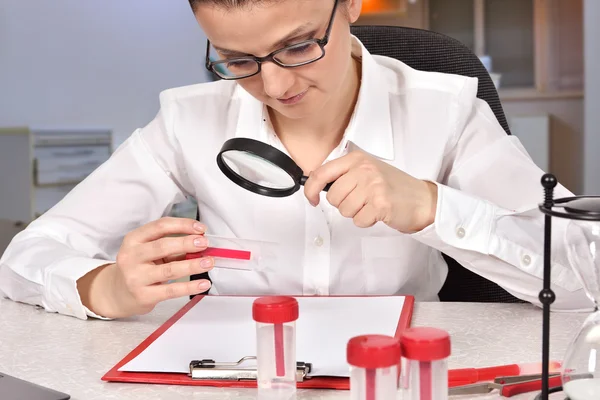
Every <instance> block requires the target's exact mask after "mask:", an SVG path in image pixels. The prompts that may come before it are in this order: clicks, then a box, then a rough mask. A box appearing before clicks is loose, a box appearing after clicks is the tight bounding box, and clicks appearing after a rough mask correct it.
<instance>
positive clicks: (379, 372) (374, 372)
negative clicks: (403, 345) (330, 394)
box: [346, 335, 401, 400]
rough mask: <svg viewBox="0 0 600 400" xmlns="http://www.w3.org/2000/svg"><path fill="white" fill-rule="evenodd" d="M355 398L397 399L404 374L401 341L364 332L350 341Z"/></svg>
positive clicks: (372, 399) (351, 383)
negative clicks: (400, 379)
mask: <svg viewBox="0 0 600 400" xmlns="http://www.w3.org/2000/svg"><path fill="white" fill-rule="evenodd" d="M346 356H347V360H348V364H350V398H351V399H352V400H396V398H397V395H398V377H399V374H400V370H399V369H400V356H401V354H400V340H399V339H397V338H393V337H391V336H385V335H362V336H356V337H353V338H352V339H350V340H349V341H348V345H347V347H346Z"/></svg>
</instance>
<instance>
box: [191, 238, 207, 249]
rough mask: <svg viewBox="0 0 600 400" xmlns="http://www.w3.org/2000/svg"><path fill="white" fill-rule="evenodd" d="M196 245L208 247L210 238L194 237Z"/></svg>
mask: <svg viewBox="0 0 600 400" xmlns="http://www.w3.org/2000/svg"><path fill="white" fill-rule="evenodd" d="M194 246H196V247H208V239H206V238H196V239H194Z"/></svg>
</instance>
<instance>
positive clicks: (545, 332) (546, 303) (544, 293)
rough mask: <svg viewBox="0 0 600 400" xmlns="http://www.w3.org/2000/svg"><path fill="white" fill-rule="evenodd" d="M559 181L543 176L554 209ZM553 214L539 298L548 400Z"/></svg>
mask: <svg viewBox="0 0 600 400" xmlns="http://www.w3.org/2000/svg"><path fill="white" fill-rule="evenodd" d="M556 184H557V181H556V178H555V177H554V175H551V174H546V175H544V176H543V177H542V186H543V187H544V204H543V206H542V207H544V208H545V209H547V210H552V206H553V205H554V188H555V187H556ZM551 243H552V216H551V215H548V214H546V215H545V221H544V287H543V289H542V290H541V291H540V295H539V299H540V302H541V303H542V305H543V326H542V393H541V400H548V396H549V393H548V391H549V388H548V386H549V367H550V305H551V304H552V303H554V300H556V295H555V294H554V292H553V291H552V289H551V287H550V273H551V267H552V264H551V260H552V257H551V255H552V249H551Z"/></svg>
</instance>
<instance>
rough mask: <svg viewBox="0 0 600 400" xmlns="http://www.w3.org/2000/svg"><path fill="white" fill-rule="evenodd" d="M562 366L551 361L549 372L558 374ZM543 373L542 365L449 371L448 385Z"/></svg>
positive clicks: (501, 366)
mask: <svg viewBox="0 0 600 400" xmlns="http://www.w3.org/2000/svg"><path fill="white" fill-rule="evenodd" d="M560 366H561V363H560V362H558V361H550V368H549V372H550V373H552V372H558V371H559V370H560ZM541 372H542V364H541V363H526V364H507V365H498V366H493V367H486V368H461V369H451V370H448V385H449V386H450V387H453V386H462V385H468V384H470V383H477V382H482V381H493V380H494V379H496V377H498V376H519V375H531V374H540V373H541Z"/></svg>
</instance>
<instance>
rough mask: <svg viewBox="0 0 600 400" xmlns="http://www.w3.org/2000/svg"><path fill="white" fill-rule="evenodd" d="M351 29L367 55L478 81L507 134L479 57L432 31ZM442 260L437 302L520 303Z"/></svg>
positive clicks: (481, 94)
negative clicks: (445, 269)
mask: <svg viewBox="0 0 600 400" xmlns="http://www.w3.org/2000/svg"><path fill="white" fill-rule="evenodd" d="M351 30H352V34H354V35H355V36H356V37H357V38H358V39H360V41H361V42H362V43H363V44H364V46H365V47H366V48H367V50H369V52H370V53H371V54H377V55H382V56H387V57H392V58H395V59H397V60H400V61H402V62H403V63H405V64H407V65H408V66H410V67H412V68H414V69H418V70H422V71H433V72H443V73H450V74H456V75H464V76H470V77H476V78H478V80H479V85H478V90H477V97H479V98H480V99H482V100H484V101H485V102H487V103H488V104H489V105H490V107H491V109H492V111H493V112H494V115H495V116H496V119H497V120H498V122H499V123H500V125H501V126H502V128H503V129H504V130H505V131H506V134H507V135H510V134H511V133H510V129H509V127H508V123H507V122H506V117H505V115H504V111H503V109H502V104H501V103H500V98H499V96H498V92H497V91H496V87H495V86H494V83H493V82H492V79H491V78H490V75H489V74H488V72H487V70H486V69H485V67H484V66H483V64H482V63H481V62H480V61H479V58H478V57H477V56H475V54H474V53H473V52H472V51H471V50H470V49H469V48H468V47H467V46H465V45H464V44H462V43H461V42H459V41H458V40H456V39H453V38H451V37H448V36H446V35H442V34H440V33H436V32H431V31H426V30H422V29H415V28H405V27H399V26H378V25H374V26H353V27H352V28H351ZM443 257H444V259H445V260H446V263H447V264H448V278H447V279H446V282H445V283H444V286H443V287H442V290H441V291H440V293H439V296H440V300H441V301H470V302H483V303H522V302H523V301H522V300H520V299H517V298H516V297H514V296H513V295H511V294H510V293H508V292H507V291H506V290H504V289H503V288H501V287H500V286H498V285H497V284H495V283H493V282H491V281H489V280H487V279H485V278H483V277H482V276H480V275H477V274H475V273H473V272H471V271H469V270H468V269H466V268H464V267H463V266H462V265H460V264H459V263H458V262H456V261H455V260H454V259H452V258H450V257H449V256H447V255H446V254H444V255H443Z"/></svg>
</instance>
